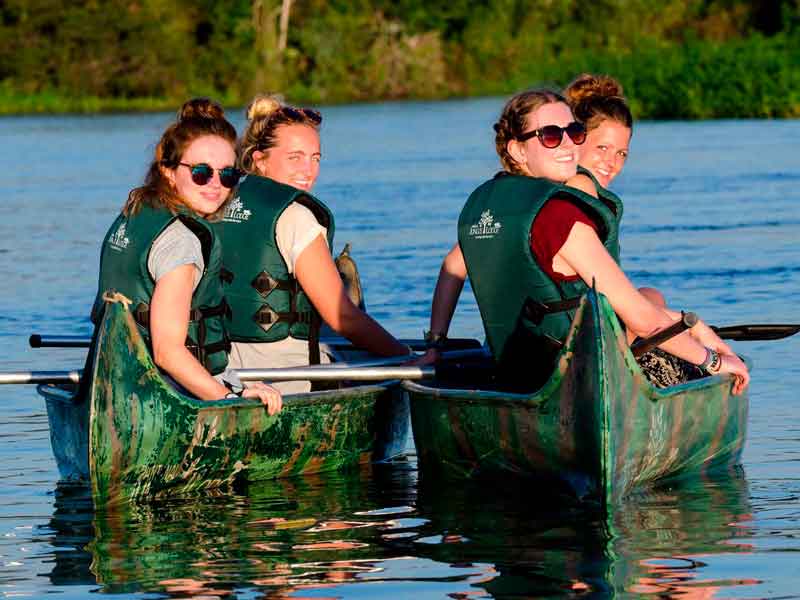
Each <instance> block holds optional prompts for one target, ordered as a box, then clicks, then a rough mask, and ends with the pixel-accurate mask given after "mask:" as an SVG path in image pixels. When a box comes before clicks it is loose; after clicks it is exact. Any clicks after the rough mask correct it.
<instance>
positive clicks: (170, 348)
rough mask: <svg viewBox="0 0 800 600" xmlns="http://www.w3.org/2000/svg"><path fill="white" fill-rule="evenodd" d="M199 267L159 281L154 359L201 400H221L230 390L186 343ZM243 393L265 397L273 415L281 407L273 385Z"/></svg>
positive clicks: (154, 300) (178, 269)
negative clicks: (196, 356) (213, 375)
mask: <svg viewBox="0 0 800 600" xmlns="http://www.w3.org/2000/svg"><path fill="white" fill-rule="evenodd" d="M196 269H197V267H196V266H195V265H193V264H186V265H181V266H179V267H176V268H175V269H173V270H172V271H170V272H169V273H167V274H165V275H163V276H162V277H161V278H159V280H158V282H157V283H156V287H155V290H154V291H153V297H152V299H151V301H150V337H151V340H152V344H153V360H154V362H155V363H156V365H158V366H159V367H161V368H162V369H164V371H166V372H167V373H168V374H169V375H170V376H171V377H172V378H173V379H175V381H177V382H178V383H179V384H181V385H182V386H183V387H185V388H186V389H187V390H189V391H190V392H191V393H192V394H194V395H195V396H197V397H198V398H200V399H201V400H217V399H219V398H224V397H225V395H226V394H228V389H227V388H226V387H225V386H224V385H222V384H221V383H220V382H219V381H217V380H216V379H214V378H213V377H212V376H211V374H210V373H209V372H208V371H206V369H205V368H204V367H203V365H201V364H200V363H199V362H198V360H197V359H196V358H195V357H194V355H193V354H192V353H191V352H189V350H188V349H187V348H186V346H185V341H186V334H187V332H188V330H189V313H190V310H191V302H192V291H193V288H194V285H193V284H194V276H195V272H196ZM242 395H243V396H244V397H247V398H258V399H259V400H261V402H262V403H263V404H264V405H265V406H266V407H267V409H268V411H269V414H275V413H276V412H278V411H279V410H280V409H281V405H282V402H281V395H280V392H278V391H277V390H276V389H274V388H272V387H270V386H265V385H263V384H262V385H258V386H254V387H250V388H247V389H246V390H245V392H244V393H243V394H242Z"/></svg>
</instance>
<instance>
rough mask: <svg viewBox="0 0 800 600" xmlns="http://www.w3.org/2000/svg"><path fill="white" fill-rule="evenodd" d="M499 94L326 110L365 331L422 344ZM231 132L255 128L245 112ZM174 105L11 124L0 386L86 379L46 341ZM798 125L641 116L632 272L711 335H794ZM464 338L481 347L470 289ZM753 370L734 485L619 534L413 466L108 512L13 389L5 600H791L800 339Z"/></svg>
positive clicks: (630, 181)
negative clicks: (110, 597)
mask: <svg viewBox="0 0 800 600" xmlns="http://www.w3.org/2000/svg"><path fill="white" fill-rule="evenodd" d="M501 105H502V99H497V98H490V99H479V100H468V101H449V102H431V103H385V104H367V105H353V106H337V107H329V108H325V109H324V110H323V114H324V119H325V120H324V122H323V166H322V172H321V176H320V179H319V182H318V184H317V187H316V188H315V192H316V194H317V195H318V196H319V197H320V198H321V199H323V200H324V201H325V202H327V203H328V204H329V205H330V206H331V208H332V209H333V211H334V213H335V215H336V219H337V242H336V244H335V246H336V250H339V249H340V248H341V246H342V245H343V244H344V242H346V241H349V242H351V243H352V245H353V254H354V256H355V257H356V259H357V261H358V264H359V269H360V272H361V276H362V281H363V283H364V286H365V292H366V300H367V306H368V308H369V310H370V312H371V314H372V315H373V316H375V317H376V318H377V319H378V320H379V321H381V322H382V323H383V324H384V325H386V326H387V327H388V328H389V329H390V330H391V331H392V332H393V333H395V334H396V335H398V336H402V337H421V334H422V330H423V329H425V328H427V317H428V311H429V306H430V297H431V293H432V290H433V286H434V283H435V280H436V276H437V273H438V269H439V264H440V261H441V258H442V257H443V255H444V253H445V252H446V250H447V249H448V248H449V246H451V245H452V243H453V242H454V241H455V222H456V218H457V215H458V212H459V210H460V208H461V206H462V204H463V202H464V200H465V199H466V197H467V195H468V194H469V192H470V191H471V190H472V189H473V188H474V187H475V186H476V185H477V184H479V183H480V182H482V181H483V180H484V179H486V178H487V177H488V176H490V175H491V174H493V173H494V172H495V171H496V170H497V169H498V162H497V159H496V156H495V154H494V144H493V132H492V130H491V124H492V123H493V119H494V118H495V117H496V116H497V114H498V112H499V110H500V107H501ZM233 116H234V121H235V124H236V125H237V127H239V126H241V124H242V118H243V117H242V114H241V112H240V111H237V112H234V113H233ZM170 118H171V115H167V114H149V115H102V116H93V117H84V116H60V117H14V118H3V119H0V133H1V134H2V140H3V142H4V144H3V147H2V149H0V164H1V165H2V168H0V190H2V193H3V202H2V203H0V281H2V284H0V348H2V362H1V363H0V369H2V370H4V371H15V370H33V369H39V370H59V369H74V368H80V367H81V366H82V353H81V351H79V350H49V349H48V350H32V349H30V348H28V347H27V338H28V336H29V335H30V334H31V333H33V332H39V333H48V334H76V335H88V334H89V333H90V326H89V323H88V319H87V315H88V312H89V308H90V305H91V301H92V298H93V295H94V292H95V286H96V280H97V264H98V251H99V246H100V242H101V240H102V236H103V234H104V233H105V231H106V229H107V227H108V225H109V224H110V222H111V221H112V219H113V218H114V216H115V215H116V213H117V212H118V210H119V208H120V207H121V205H122V203H123V201H124V199H125V197H126V195H127V192H128V190H129V189H130V188H131V187H133V186H134V185H137V183H138V182H139V181H140V180H141V178H142V176H143V174H144V170H145V167H146V163H147V161H148V158H149V157H150V155H151V154H152V149H153V145H154V143H155V141H156V140H157V138H158V136H159V135H160V132H161V131H162V130H163V128H164V126H165V125H166V123H167V122H168V121H169V119H170ZM799 137H800V121H713V122H712V121H709V122H658V123H655V122H643V123H639V124H637V125H636V129H635V132H634V138H633V142H632V151H631V156H630V159H629V160H628V164H627V166H626V168H625V171H624V172H623V174H622V175H620V176H619V177H618V179H617V180H616V181H615V182H614V186H613V187H614V190H615V191H616V192H618V193H619V195H620V196H621V197H622V198H623V199H624V201H625V216H624V220H623V226H622V233H621V241H622V253H623V266H624V268H625V270H626V271H627V272H628V274H629V275H630V276H631V278H632V279H633V280H634V281H635V283H636V284H637V285H650V286H655V287H658V288H659V289H661V290H662V291H664V292H665V293H666V295H667V297H668V300H669V302H670V305H672V306H674V307H676V308H682V309H686V310H692V311H695V312H697V313H698V314H700V315H701V316H702V317H703V318H704V319H705V320H706V321H707V322H709V323H714V324H719V325H727V324H735V323H750V322H797V321H798V320H800V313H799V312H798V309H797V298H798V297H800V243H799V242H798V240H800V210H798V207H797V204H796V202H798V200H800V192H798V188H799V187H800V163H798V159H797V156H798V154H799V153H800V143H798V141H797V140H798V138H799ZM451 335H452V336H463V337H480V338H482V328H481V325H480V319H479V316H478V312H477V308H476V305H475V302H474V299H473V297H472V294H471V293H469V292H466V293H465V294H464V295H463V298H462V301H461V303H460V305H459V308H458V311H457V313H456V316H455V319H454V322H453V326H452V328H451ZM734 345H735V348H736V349H737V350H738V351H740V352H741V353H743V354H745V355H747V356H748V357H749V358H750V359H751V360H752V362H753V365H754V366H753V370H752V376H753V381H752V385H751V390H750V398H751V407H750V416H749V419H750V420H749V432H748V441H747V445H746V447H745V451H744V455H743V464H742V468H741V469H740V470H739V471H738V472H736V473H734V474H726V475H725V476H724V477H720V478H716V479H703V480H697V481H693V482H691V483H688V484H685V485H682V486H680V487H669V488H664V489H657V490H653V491H651V492H648V493H646V494H643V495H642V496H640V497H636V498H634V499H631V500H630V501H629V502H626V503H625V504H623V505H622V506H621V507H619V509H618V510H616V511H614V513H613V514H612V515H610V516H608V517H605V516H603V515H600V514H597V513H595V512H593V511H592V510H590V509H583V508H580V507H553V506H546V505H544V506H539V505H538V503H536V502H534V500H536V498H535V491H534V490H530V489H525V488H520V489H518V490H515V489H511V490H504V491H503V493H502V494H500V493H498V492H497V490H496V489H485V488H482V487H480V486H476V485H463V486H462V485H459V486H454V485H453V484H445V483H438V482H434V481H430V480H425V479H424V478H419V477H418V473H417V468H416V460H415V456H414V453H413V448H412V449H410V452H409V454H408V456H407V457H406V458H405V459H404V460H400V461H397V462H395V463H393V464H388V465H380V466H375V467H372V468H369V469H365V470H363V471H360V472H357V473H350V474H333V475H329V476H320V477H306V478H299V479H292V480H288V481H282V482H273V483H266V484H259V485H255V484H253V485H250V486H248V487H246V488H242V489H237V490H235V491H232V492H226V493H222V492H220V493H218V494H206V495H203V496H201V497H192V498H174V499H171V500H163V501H160V502H153V503H143V504H133V505H129V506H126V507H124V508H121V509H116V510H113V511H112V510H106V509H104V508H99V509H97V510H95V509H94V508H93V507H92V503H91V500H90V499H89V498H88V496H87V493H86V491H85V490H84V489H82V488H74V487H68V486H63V485H58V472H57V469H56V466H55V462H54V460H53V458H52V453H51V450H50V442H49V431H48V424H47V416H46V412H45V408H44V402H43V400H42V399H40V398H39V397H38V396H37V394H36V391H35V389H34V388H33V386H4V387H3V388H2V389H0V596H2V597H9V598H10V597H43V596H44V595H46V594H47V595H51V596H52V595H56V596H58V597H62V598H84V597H87V596H88V595H89V594H90V593H96V592H101V593H114V594H118V595H119V597H122V598H148V599H150V598H162V597H163V598H185V597H203V598H234V597H235V598H371V597H379V596H381V597H396V598H405V597H412V596H413V597H415V598H416V599H417V600H422V599H427V598H462V599H463V598H473V597H474V598H518V597H578V596H586V597H589V596H591V597H610V596H616V597H641V596H648V595H649V596H653V597H660V598H664V597H673V596H674V597H678V596H681V597H684V598H710V597H725V598H731V597H737V598H764V597H769V598H790V597H792V598H796V597H800V594H798V588H797V580H798V576H797V572H798V571H797V564H798V557H800V409H798V393H797V389H798V385H800V366H799V365H798V360H797V358H798V356H800V336H795V337H793V338H788V339H785V340H779V341H769V342H747V343H745V342H740V343H734Z"/></svg>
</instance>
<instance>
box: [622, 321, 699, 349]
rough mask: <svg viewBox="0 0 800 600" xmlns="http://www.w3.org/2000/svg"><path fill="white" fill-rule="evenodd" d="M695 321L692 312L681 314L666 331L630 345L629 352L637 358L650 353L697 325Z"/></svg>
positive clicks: (663, 330)
mask: <svg viewBox="0 0 800 600" xmlns="http://www.w3.org/2000/svg"><path fill="white" fill-rule="evenodd" d="M697 320H698V319H697V315H696V314H694V313H692V312H688V313H681V318H680V320H679V321H676V322H675V323H673V324H672V325H670V326H669V327H667V328H666V329H662V330H661V331H659V332H657V333H654V334H653V335H651V336H650V337H648V338H644V339H642V340H637V341H636V342H634V343H633V344H631V352H633V355H634V356H635V357H636V358H638V357H640V356H641V355H642V354H644V353H646V352H650V350H652V349H653V348H656V347H658V346H660V345H661V344H663V343H664V342H666V341H667V340H670V339H672V338H674V337H675V336H676V335H680V334H681V333H683V332H684V331H686V330H687V329H691V328H692V327H694V326H695V325H696V324H697Z"/></svg>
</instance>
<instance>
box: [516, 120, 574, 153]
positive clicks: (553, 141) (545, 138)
mask: <svg viewBox="0 0 800 600" xmlns="http://www.w3.org/2000/svg"><path fill="white" fill-rule="evenodd" d="M564 132H566V133H567V135H568V136H569V139H571V140H572V141H573V143H575V144H577V145H579V146H580V145H581V144H582V143H583V142H585V141H586V127H585V126H584V125H583V123H578V122H577V121H573V122H572V123H570V124H569V125H567V126H566V127H559V126H558V125H545V126H544V127H540V128H539V129H534V130H533V131H527V132H525V133H523V134H522V135H520V136H519V137H517V140H518V141H520V142H524V141H526V140H529V139H531V138H532V137H538V138H539V141H540V142H541V144H542V146H544V147H545V148H558V147H559V146H560V145H561V140H562V139H564Z"/></svg>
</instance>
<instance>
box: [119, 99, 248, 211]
mask: <svg viewBox="0 0 800 600" xmlns="http://www.w3.org/2000/svg"><path fill="white" fill-rule="evenodd" d="M206 135H214V136H219V137H221V138H223V139H225V140H227V141H229V142H230V143H231V145H235V144H236V129H234V127H233V125H231V124H230V123H229V122H228V120H227V119H226V118H225V111H224V110H223V109H222V106H220V105H219V104H217V103H216V102H214V101H213V100H210V99H208V98H193V99H192V100H188V101H187V102H185V103H184V105H183V106H181V108H180V110H179V111H178V116H177V119H176V121H175V122H174V123H172V124H171V125H170V126H169V127H167V129H166V131H164V133H163V134H162V136H161V139H160V140H159V142H158V144H157V145H156V150H155V157H154V158H153V162H151V163H150V167H149V168H148V169H147V174H146V175H145V178H144V183H143V184H142V185H141V186H139V187H137V188H134V189H133V190H131V192H130V194H128V201H127V202H126V203H125V207H124V208H123V209H122V212H123V213H125V214H126V215H130V214H136V212H137V211H138V210H139V209H140V208H141V207H142V205H145V204H146V205H148V206H152V207H154V208H166V209H168V210H169V211H170V212H172V213H173V214H175V213H177V212H178V210H179V209H180V208H185V207H186V204H185V203H184V201H183V199H182V198H180V196H178V194H177V192H176V191H175V188H174V186H173V185H172V183H171V182H170V180H169V179H168V178H167V176H166V175H165V174H164V171H163V170H164V169H165V168H166V169H176V168H177V167H178V163H180V161H181V157H182V156H183V153H184V152H185V151H186V149H187V148H188V147H189V145H190V144H191V143H192V142H193V141H195V140H196V139H197V138H200V137H203V136H206ZM224 206H225V205H224V204H223V206H222V207H220V209H219V210H218V211H217V213H221V211H222V210H224ZM217 213H215V214H214V215H212V216H211V217H210V218H211V220H213V218H214V217H215V216H216V214H217Z"/></svg>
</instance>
